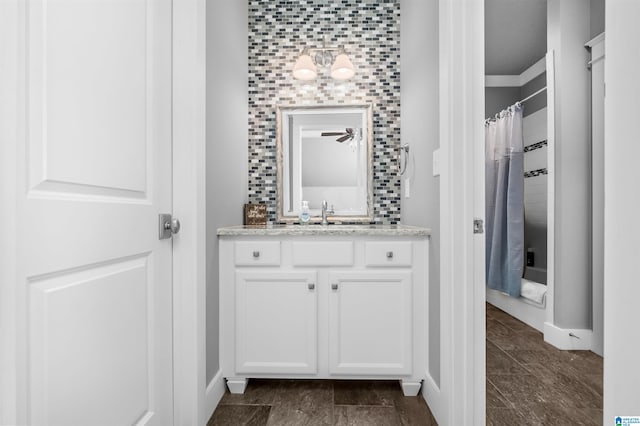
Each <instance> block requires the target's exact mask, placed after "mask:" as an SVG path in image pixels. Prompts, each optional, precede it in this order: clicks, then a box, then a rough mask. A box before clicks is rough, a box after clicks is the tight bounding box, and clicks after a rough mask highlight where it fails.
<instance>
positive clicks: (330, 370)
mask: <svg viewBox="0 0 640 426" xmlns="http://www.w3.org/2000/svg"><path fill="white" fill-rule="evenodd" d="M218 234H219V244H220V336H221V339H220V342H221V343H220V344H221V348H220V362H221V368H222V373H223V377H225V379H227V384H228V386H229V389H230V391H231V392H235V393H242V392H244V388H245V386H246V382H247V379H249V378H314V379H329V378H331V379H399V380H402V383H403V389H404V391H405V394H407V395H409V394H414V395H415V394H417V392H418V390H419V387H420V383H421V381H422V380H423V379H424V377H425V372H426V365H427V364H426V356H427V350H426V341H427V340H426V337H427V336H426V331H427V329H428V327H427V320H428V315H427V310H426V307H427V277H428V268H427V259H428V230H426V229H424V228H414V227H401V226H399V227H381V226H378V227H369V226H359V227H346V226H344V227H343V226H341V225H335V226H329V227H324V228H323V227H321V226H311V225H309V226H285V227H272V228H264V229H256V228H244V227H229V228H221V229H220V230H218Z"/></svg>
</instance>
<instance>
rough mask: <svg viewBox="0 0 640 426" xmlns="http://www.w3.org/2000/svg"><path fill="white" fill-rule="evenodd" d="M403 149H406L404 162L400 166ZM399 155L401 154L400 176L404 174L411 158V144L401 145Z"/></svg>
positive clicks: (399, 160) (399, 159)
mask: <svg viewBox="0 0 640 426" xmlns="http://www.w3.org/2000/svg"><path fill="white" fill-rule="evenodd" d="M403 151H404V162H403V165H402V166H400V162H401V159H402V152H403ZM398 155H399V158H398V171H399V172H400V176H402V175H403V174H404V173H405V172H406V171H407V161H408V160H409V144H408V143H406V144H404V145H402V146H401V147H400V151H399V152H398Z"/></svg>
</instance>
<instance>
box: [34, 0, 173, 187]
mask: <svg viewBox="0 0 640 426" xmlns="http://www.w3.org/2000/svg"><path fill="white" fill-rule="evenodd" d="M165 3H166V2H165ZM156 6H157V5H153V4H152V3H149V4H147V3H146V2H144V1H141V0H136V1H131V2H119V1H92V2H82V1H71V2H66V1H55V0H49V1H44V0H43V1H36V2H31V3H29V7H28V19H29V21H30V23H32V25H30V27H29V33H28V36H27V46H28V47H27V51H28V60H29V62H28V63H29V68H28V90H29V103H28V120H29V133H28V139H29V150H30V155H29V157H30V163H31V164H30V177H31V182H30V186H31V188H38V185H40V184H41V183H47V184H48V185H46V186H45V188H46V189H49V190H51V189H53V188H56V187H55V186H53V185H52V184H54V183H56V184H66V185H63V186H61V187H60V188H59V189H61V190H63V191H64V189H66V190H68V191H83V192H84V193H89V194H91V195H95V193H94V191H89V190H87V189H86V188H85V189H84V190H83V189H81V188H74V186H77V185H80V186H87V185H88V186H92V187H98V188H102V189H101V191H102V192H104V191H105V190H107V189H112V190H113V189H119V190H125V191H133V192H134V193H140V192H143V193H144V192H145V190H146V188H147V176H146V173H147V169H148V162H147V157H148V155H147V148H150V147H151V145H150V144H149V143H148V139H149V138H151V137H153V130H154V128H153V120H154V115H153V113H150V112H152V111H149V109H150V108H153V105H154V104H153V101H154V97H156V96H160V97H161V96H162V94H161V93H156V92H155V91H154V90H148V85H152V84H153V83H154V81H153V80H154V79H155V78H156V77H160V76H157V75H156V71H157V70H156V69H155V68H154V67H155V65H156V64H154V61H155V60H156V59H157V58H156V53H158V54H160V55H163V53H162V52H154V51H153V49H154V48H155V47H157V46H156V45H155V42H157V41H158V39H157V36H158V35H159V34H154V31H155V30H158V28H157V25H158V24H160V23H159V22H154V19H155V18H156V17H155V16H154V12H155V11H154V8H155V7H156ZM149 131H151V132H149ZM149 133H151V134H149ZM73 158H81V159H82V161H73V160H72V159H73ZM107 193H108V191H107ZM130 195H134V194H130ZM135 195H137V196H138V197H139V196H140V194H135Z"/></svg>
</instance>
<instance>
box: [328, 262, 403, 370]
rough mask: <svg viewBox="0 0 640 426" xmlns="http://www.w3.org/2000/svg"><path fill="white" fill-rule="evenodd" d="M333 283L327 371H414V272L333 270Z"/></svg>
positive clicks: (331, 285) (330, 303)
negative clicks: (412, 287)
mask: <svg viewBox="0 0 640 426" xmlns="http://www.w3.org/2000/svg"><path fill="white" fill-rule="evenodd" d="M329 283H330V290H329V291H330V295H329V299H330V300H329V372H330V373H331V374H336V375H337V374H354V375H398V374H411V373H412V353H413V337H412V318H413V317H412V301H411V271H397V270H396V271H376V272H370V271H349V272H347V271H345V272H335V273H331V274H329Z"/></svg>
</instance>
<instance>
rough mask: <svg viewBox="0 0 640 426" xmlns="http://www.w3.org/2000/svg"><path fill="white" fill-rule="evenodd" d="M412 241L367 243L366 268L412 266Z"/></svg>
mask: <svg viewBox="0 0 640 426" xmlns="http://www.w3.org/2000/svg"><path fill="white" fill-rule="evenodd" d="M411 261H412V259H411V242H410V241H389V242H385V241H380V242H378V241H376V242H368V243H365V265H366V266H406V267H409V266H411Z"/></svg>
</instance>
